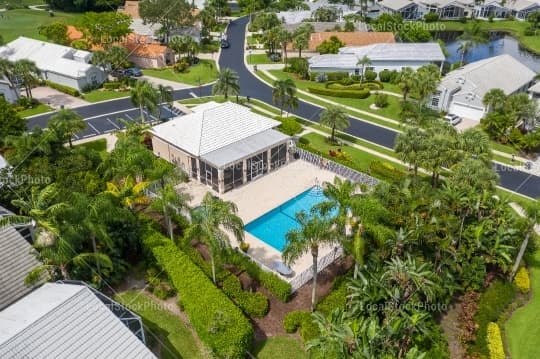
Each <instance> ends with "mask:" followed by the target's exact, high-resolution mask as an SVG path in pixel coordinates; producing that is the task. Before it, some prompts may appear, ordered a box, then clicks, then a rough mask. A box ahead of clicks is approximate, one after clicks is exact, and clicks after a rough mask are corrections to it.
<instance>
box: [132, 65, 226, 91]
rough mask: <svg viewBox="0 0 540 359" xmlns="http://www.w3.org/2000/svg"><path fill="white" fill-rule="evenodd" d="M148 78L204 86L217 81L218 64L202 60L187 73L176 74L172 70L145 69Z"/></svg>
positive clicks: (168, 68) (144, 72)
mask: <svg viewBox="0 0 540 359" xmlns="http://www.w3.org/2000/svg"><path fill="white" fill-rule="evenodd" d="M142 71H143V74H145V75H146V76H152V77H157V78H159V79H163V80H169V81H175V82H181V83H184V84H188V85H202V84H206V83H208V82H212V81H215V80H216V79H217V77H218V74H219V73H218V70H217V68H216V63H215V62H214V61H213V60H201V62H200V63H198V64H197V65H193V66H191V67H189V68H188V69H187V71H186V72H181V73H180V72H175V71H173V69H172V68H170V67H167V68H163V69H144V70H142Z"/></svg>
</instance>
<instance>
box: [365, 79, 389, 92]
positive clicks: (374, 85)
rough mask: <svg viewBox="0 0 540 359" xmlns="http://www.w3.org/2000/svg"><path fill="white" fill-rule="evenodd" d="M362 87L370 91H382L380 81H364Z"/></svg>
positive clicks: (382, 86)
mask: <svg viewBox="0 0 540 359" xmlns="http://www.w3.org/2000/svg"><path fill="white" fill-rule="evenodd" d="M362 86H364V87H367V88H369V89H370V90H382V89H384V84H383V83H382V82H380V81H375V80H365V81H363V82H362Z"/></svg>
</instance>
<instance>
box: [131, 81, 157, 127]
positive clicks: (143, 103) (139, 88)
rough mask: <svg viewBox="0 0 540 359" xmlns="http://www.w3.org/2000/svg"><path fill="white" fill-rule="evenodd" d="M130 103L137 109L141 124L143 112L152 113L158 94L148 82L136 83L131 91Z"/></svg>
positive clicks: (155, 106)
mask: <svg viewBox="0 0 540 359" xmlns="http://www.w3.org/2000/svg"><path fill="white" fill-rule="evenodd" d="M130 92H131V102H132V103H133V104H134V105H135V106H138V107H139V111H140V114H141V122H144V110H145V109H146V110H147V111H148V112H154V111H155V110H156V108H157V106H158V101H159V98H158V93H157V91H156V89H155V88H154V87H153V86H152V84H151V83H150V82H148V81H144V80H143V81H140V80H139V81H137V82H136V84H135V86H134V87H133V88H132V89H131V91H130Z"/></svg>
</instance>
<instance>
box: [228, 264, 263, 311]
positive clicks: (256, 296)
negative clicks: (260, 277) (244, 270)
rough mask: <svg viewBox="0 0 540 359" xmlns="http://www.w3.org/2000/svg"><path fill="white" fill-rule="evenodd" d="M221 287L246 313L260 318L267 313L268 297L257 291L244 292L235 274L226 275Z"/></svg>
mask: <svg viewBox="0 0 540 359" xmlns="http://www.w3.org/2000/svg"><path fill="white" fill-rule="evenodd" d="M221 289H223V292H225V294H227V296H228V297H229V298H231V299H232V300H233V301H234V302H235V303H236V304H237V305H238V306H239V307H240V309H242V310H243V311H244V313H246V314H247V315H250V316H253V317H256V318H262V317H264V316H265V315H266V313H268V298H266V297H265V296H264V294H262V293H259V292H253V293H252V292H246V291H245V290H243V289H242V284H241V283H240V280H239V279H238V277H236V276H235V275H232V274H231V275H229V276H227V277H226V278H225V279H224V280H223V282H222V283H221Z"/></svg>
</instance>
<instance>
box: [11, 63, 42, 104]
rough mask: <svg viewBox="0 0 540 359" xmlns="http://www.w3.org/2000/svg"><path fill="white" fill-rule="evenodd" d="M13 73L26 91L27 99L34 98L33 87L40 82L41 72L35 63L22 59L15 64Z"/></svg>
mask: <svg viewBox="0 0 540 359" xmlns="http://www.w3.org/2000/svg"><path fill="white" fill-rule="evenodd" d="M13 72H14V74H15V76H17V77H18V78H19V79H20V80H22V83H23V84H24V89H25V91H26V97H28V98H29V99H31V98H32V87H33V86H35V85H36V84H37V82H38V76H39V74H40V71H39V69H38V67H37V66H36V64H35V63H34V62H33V61H30V60H27V59H22V60H17V61H16V62H15V63H14V64H13Z"/></svg>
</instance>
